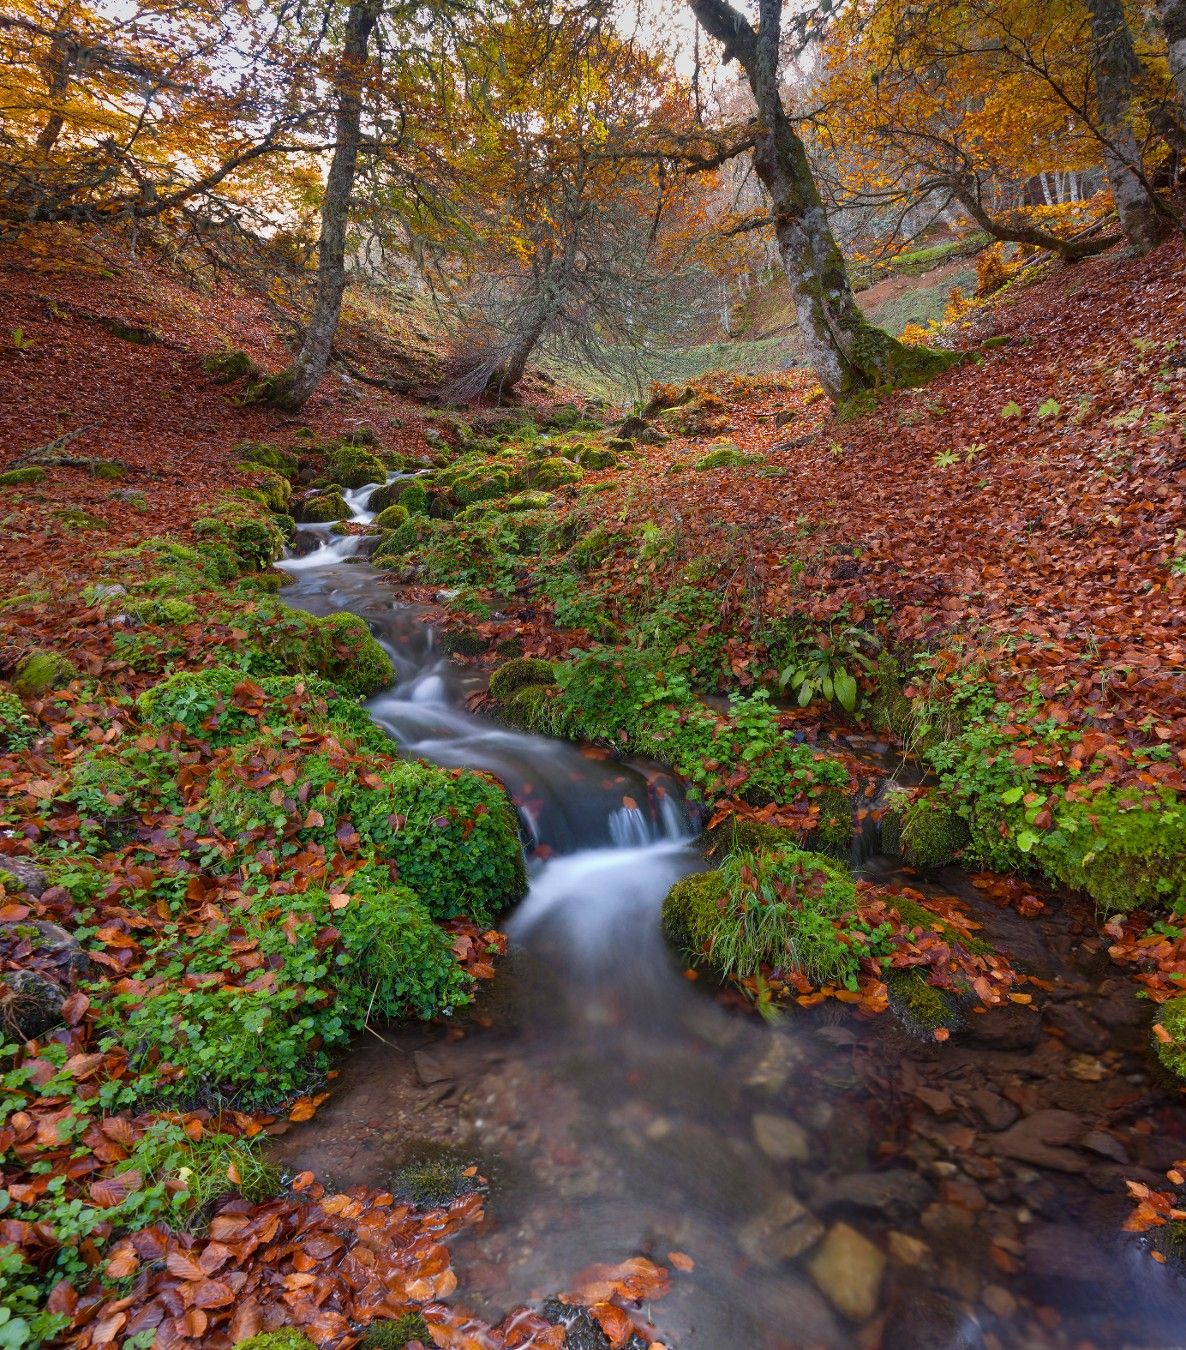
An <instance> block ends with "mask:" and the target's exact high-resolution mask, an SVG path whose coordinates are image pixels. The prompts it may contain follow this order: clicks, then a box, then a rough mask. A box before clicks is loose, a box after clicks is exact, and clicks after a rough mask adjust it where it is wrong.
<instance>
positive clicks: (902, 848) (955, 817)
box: [881, 791, 970, 868]
mask: <svg viewBox="0 0 1186 1350" xmlns="http://www.w3.org/2000/svg"><path fill="white" fill-rule="evenodd" d="M881 838H882V846H883V847H884V848H885V850H886V852H888V853H898V854H900V855H901V856H902V857H903V858H904V859H905V860H906V862H908V863H909V864H910V865H911V867H922V868H926V867H944V866H946V865H947V864H948V863H949V862H952V861H953V860H954V859H955V858H956V857H957V856H958V855H959V853H960V851H961V850H962V849H963V848H964V846H965V845H966V844H967V843H968V840H969V838H970V835H969V831H968V822H967V821H966V820H965V819H964V818H963V816H962V815H960V813H959V812H958V811H957V810H956V809H955V808H954V807H953V806H951V805H950V803H949V802H947V800H946V799H945V798H944V797H943V796H942V794H941V793H938V792H933V791H929V792H923V793H921V794H919V795H916V796H911V795H910V794H908V793H904V792H901V793H894V794H893V795H892V796H891V797H890V800H889V802H888V803H887V805H886V812H885V816H884V817H883V818H882V822H881Z"/></svg>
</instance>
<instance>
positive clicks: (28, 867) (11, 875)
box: [0, 857, 49, 898]
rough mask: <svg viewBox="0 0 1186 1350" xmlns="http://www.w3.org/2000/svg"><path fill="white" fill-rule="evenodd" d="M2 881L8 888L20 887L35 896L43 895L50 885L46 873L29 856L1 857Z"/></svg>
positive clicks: (0, 874)
mask: <svg viewBox="0 0 1186 1350" xmlns="http://www.w3.org/2000/svg"><path fill="white" fill-rule="evenodd" d="M0 881H2V882H3V883H4V886H5V889H6V890H13V889H14V888H19V889H20V890H22V891H25V892H26V893H27V894H28V895H31V896H33V897H34V898H36V897H37V896H40V895H42V894H43V893H44V891H45V888H46V887H47V886H48V885H49V880H48V879H47V877H46V875H45V873H44V872H43V871H42V870H41V868H40V867H34V865H33V864H32V863H31V862H30V861H29V860H28V858H6V857H0Z"/></svg>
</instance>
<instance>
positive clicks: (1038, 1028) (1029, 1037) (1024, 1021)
mask: <svg viewBox="0 0 1186 1350" xmlns="http://www.w3.org/2000/svg"><path fill="white" fill-rule="evenodd" d="M964 1035H965V1036H966V1037H967V1039H968V1040H971V1041H973V1042H975V1044H976V1045H982V1046H984V1047H985V1048H986V1049H989V1050H1032V1049H1033V1048H1034V1046H1035V1045H1037V1044H1038V1042H1039V1041H1040V1040H1041V1039H1042V1019H1041V1018H1040V1017H1039V1016H1038V1015H1037V1013H1035V1012H1034V1011H1033V1010H1032V1009H1031V1008H1027V1007H1026V1006H1025V1005H1024V1004H1021V1003H1006V1004H1003V1005H1002V1006H1001V1007H999V1008H989V1009H988V1010H987V1011H986V1012H983V1013H980V1014H979V1015H978V1016H976V1017H969V1018H968V1025H967V1027H966V1029H965V1032H964Z"/></svg>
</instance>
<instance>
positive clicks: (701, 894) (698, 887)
mask: <svg viewBox="0 0 1186 1350" xmlns="http://www.w3.org/2000/svg"><path fill="white" fill-rule="evenodd" d="M727 899H728V891H727V887H726V885H725V879H724V877H723V876H722V874H721V873H720V872H719V871H711V872H693V873H692V874H691V875H690V876H686V877H681V878H680V880H679V881H677V882H676V883H675V885H674V886H673V887H672V888H671V890H670V891H668V892H667V896H666V898H665V899H664V901H663V910H662V922H663V936H664V937H665V938H666V939H667V941H668V943H669V944H670V945H671V947H672V949H673V950H674V951H675V952H677V953H678V954H679V955H681V956H684V957H690V958H692V959H693V960H695V961H697V962H698V963H705V964H711V961H712V951H711V947H712V939H713V937H714V935H715V933H716V931H717V927H718V925H719V924H720V920H721V909H722V907H723V906H724V905H725V903H726V902H727Z"/></svg>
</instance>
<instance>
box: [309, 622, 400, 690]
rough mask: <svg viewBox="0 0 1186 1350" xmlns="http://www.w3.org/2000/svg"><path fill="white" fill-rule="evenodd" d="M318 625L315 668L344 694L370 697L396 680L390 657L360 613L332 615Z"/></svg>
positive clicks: (315, 643) (314, 644) (314, 645)
mask: <svg viewBox="0 0 1186 1350" xmlns="http://www.w3.org/2000/svg"><path fill="white" fill-rule="evenodd" d="M317 627H318V639H319V640H318V641H315V642H314V643H313V644H312V645H313V647H314V648H315V656H316V671H317V673H318V674H319V675H322V676H323V677H324V678H325V679H327V680H329V681H330V682H331V683H332V684H335V685H337V687H338V688H339V689H341V690H342V692H343V693H345V694H353V695H355V696H356V697H359V698H369V697H370V695H371V694H377V693H378V692H379V690H380V689H386V688H387V686H388V685H389V684H391V682H392V681H393V680H394V679H395V671H394V669H393V668H392V665H391V658H390V657H389V656H388V655H387V653H386V652H385V651H384V650H383V648H382V647H381V646H380V645H379V643H378V642H377V641H376V640H375V637H374V634H373V633H372V632H371V630H370V629H369V628H368V627H367V626H366V623H365V621H364V620H362V619H360V618H359V617H358V615H357V614H347V613H345V612H343V613H341V614H331V615H329V616H328V617H327V618H324V619H321V620H320V621H319V622H318V625H317Z"/></svg>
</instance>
